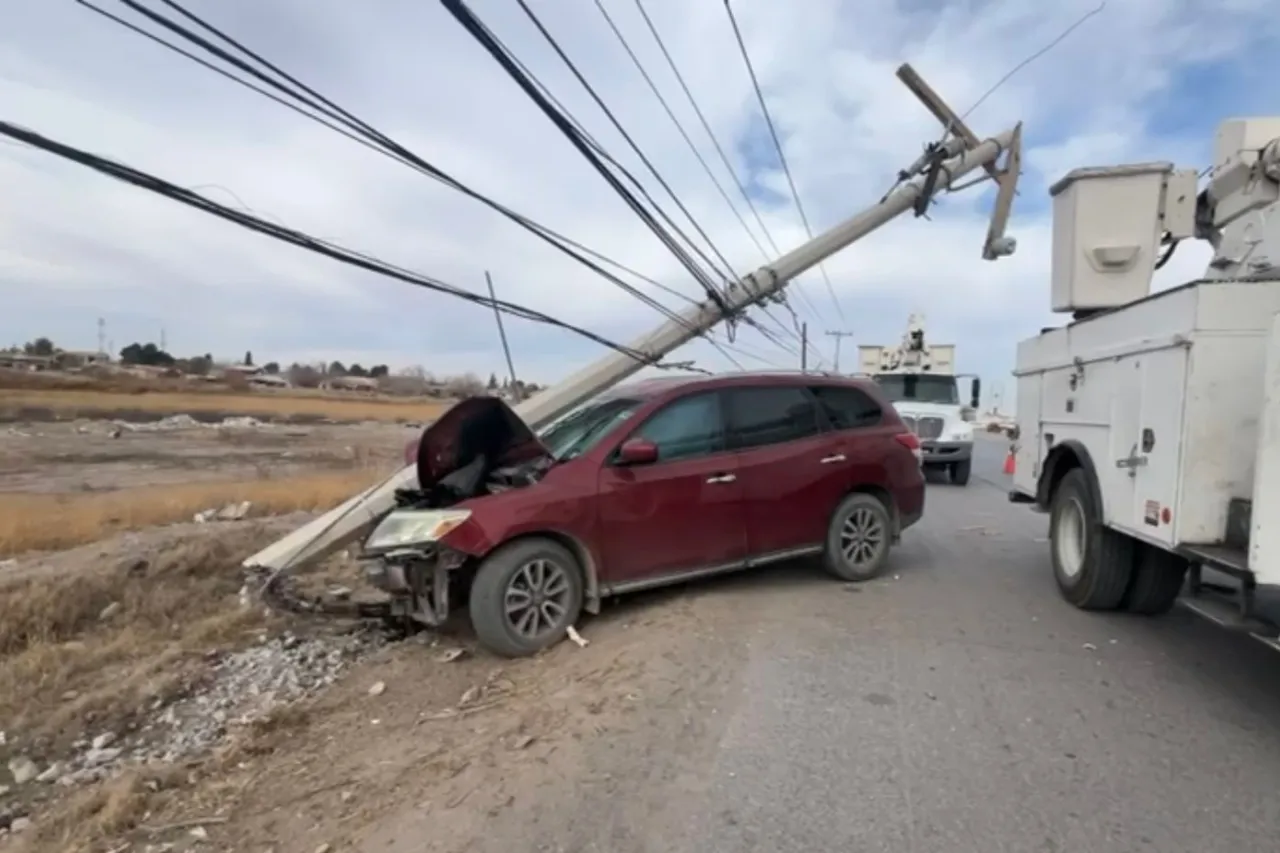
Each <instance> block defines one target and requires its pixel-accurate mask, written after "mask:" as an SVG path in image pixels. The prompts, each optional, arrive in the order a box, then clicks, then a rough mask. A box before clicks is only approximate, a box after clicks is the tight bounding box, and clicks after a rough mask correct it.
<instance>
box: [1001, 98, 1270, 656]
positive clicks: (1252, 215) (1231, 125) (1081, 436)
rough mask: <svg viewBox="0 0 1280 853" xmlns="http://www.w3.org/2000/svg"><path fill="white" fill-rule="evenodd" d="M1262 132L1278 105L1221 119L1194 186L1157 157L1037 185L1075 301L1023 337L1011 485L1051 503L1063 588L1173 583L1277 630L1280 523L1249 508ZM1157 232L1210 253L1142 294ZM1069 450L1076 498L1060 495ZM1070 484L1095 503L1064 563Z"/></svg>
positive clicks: (1221, 610)
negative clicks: (1047, 195) (1062, 317)
mask: <svg viewBox="0 0 1280 853" xmlns="http://www.w3.org/2000/svg"><path fill="white" fill-rule="evenodd" d="M1277 139H1280V121H1277V120H1270V119H1264V120H1256V119H1250V120H1237V121H1234V122H1227V123H1225V124H1224V126H1223V129H1222V131H1221V132H1220V133H1219V140H1218V152H1217V160H1216V164H1215V166H1216V169H1215V174H1214V176H1213V178H1211V180H1210V183H1209V188H1208V189H1206V190H1205V191H1204V192H1203V193H1199V194H1198V193H1197V192H1196V173H1195V172H1194V170H1176V169H1173V168H1172V166H1171V164H1145V165H1142V166H1133V167H1118V168H1114V169H1088V170H1078V171H1077V172H1076V173H1072V175H1069V176H1068V177H1067V178H1066V179H1064V181H1062V182H1060V183H1059V184H1058V185H1056V186H1055V188H1054V189H1053V190H1051V193H1054V194H1055V201H1054V240H1055V243H1054V251H1053V263H1054V267H1053V284H1052V302H1053V308H1054V310H1055V311H1074V312H1077V314H1078V315H1081V314H1082V315H1084V316H1078V318H1077V319H1076V320H1075V322H1073V323H1071V324H1070V325H1068V326H1066V327H1063V328H1057V329H1048V330H1045V331H1043V332H1042V333H1041V334H1039V335H1037V336H1036V337H1034V338H1030V339H1028V340H1025V341H1023V342H1022V343H1021V344H1019V346H1018V351H1017V367H1016V369H1015V371H1014V375H1015V376H1016V377H1017V418H1018V427H1019V430H1020V436H1019V440H1018V442H1017V443H1016V444H1015V445H1014V453H1015V457H1014V458H1015V467H1014V475H1013V492H1012V493H1011V495H1010V498H1011V500H1015V501H1019V502H1035V503H1036V504H1038V505H1039V507H1040V508H1041V509H1043V510H1048V511H1050V512H1051V514H1052V518H1051V523H1050V539H1051V542H1052V543H1053V544H1052V546H1051V550H1052V552H1053V558H1054V569H1055V574H1056V575H1057V579H1058V584H1059V588H1060V589H1061V590H1062V592H1063V594H1064V596H1066V597H1067V598H1068V600H1070V601H1072V602H1073V603H1075V604H1076V605H1077V606H1080V607H1085V608H1087V609H1099V610H1107V609H1129V610H1135V611H1137V612H1144V613H1157V612H1162V611H1163V610H1166V609H1168V607H1169V606H1172V604H1173V603H1175V601H1176V600H1177V599H1178V597H1179V594H1181V601H1182V603H1183V604H1185V605H1186V606H1188V607H1189V608H1190V609H1192V610H1194V611H1196V612H1198V613H1201V614H1202V615H1206V616H1209V617H1210V618H1213V619H1214V620H1215V621H1217V622H1219V623H1221V624H1224V625H1228V626H1230V627H1233V628H1237V629H1239V630H1242V631H1246V632H1249V633H1252V634H1254V635H1255V636H1257V637H1258V638H1260V639H1263V640H1265V641H1267V642H1268V643H1271V644H1272V645H1276V646H1277V647H1280V641H1278V640H1277V637H1280V526H1278V525H1271V526H1270V529H1268V528H1267V527H1266V526H1264V525H1263V523H1262V522H1263V520H1264V519H1266V518H1269V517H1270V518H1276V517H1280V268H1277V267H1276V266H1274V265H1273V263H1272V261H1271V260H1269V259H1268V253H1267V249H1268V246H1269V247H1270V248H1271V250H1272V252H1275V250H1280V229H1278V228H1277V224H1276V217H1275V216H1274V214H1275V213H1280V210H1277V209H1276V200H1277V198H1280V192H1278V191H1277V187H1280V143H1277V142H1275V141H1273V140H1277ZM1242 196H1248V198H1246V199H1242ZM1268 210H1270V211H1271V212H1272V213H1273V216H1272V220H1271V222H1270V223H1268V222H1267V218H1266V216H1265V213H1266V212H1267V211H1268ZM1162 232H1164V234H1165V235H1166V236H1165V239H1164V240H1163V243H1164V244H1165V245H1167V244H1169V243H1170V242H1175V241H1176V240H1178V239H1186V238H1190V237H1193V236H1200V237H1204V238H1205V239H1209V240H1211V241H1212V242H1213V243H1214V245H1215V248H1216V249H1217V256H1216V257H1215V258H1214V261H1213V262H1211V264H1210V268H1209V271H1208V272H1207V273H1206V278H1204V279H1201V280H1197V281H1193V282H1190V283H1187V284H1184V285H1182V286H1179V287H1175V288H1173V289H1170V290H1166V291H1163V292H1160V293H1157V294H1154V295H1150V283H1151V278H1152V273H1153V269H1154V267H1153V262H1154V261H1155V259H1156V256H1157V255H1158V254H1159V252H1158V248H1159V245H1160V243H1161V242H1162V241H1161V233H1162ZM1270 258H1273V259H1275V260H1276V261H1280V253H1273V254H1271V255H1270ZM1075 468H1079V469H1081V470H1082V471H1084V472H1085V474H1084V480H1085V481H1087V482H1088V484H1089V486H1090V488H1092V490H1093V492H1092V497H1091V498H1089V497H1082V495H1081V494H1080V493H1079V492H1078V491H1077V492H1076V493H1075V497H1074V498H1072V497H1070V496H1068V497H1064V496H1063V494H1058V492H1059V491H1061V484H1062V483H1063V482H1064V479H1063V478H1064V476H1065V475H1066V474H1067V473H1070V471H1071V470H1072V469H1075ZM1077 479H1080V478H1079V477H1077ZM1067 491H1070V490H1067ZM1085 491H1088V489H1086V490H1085ZM1070 503H1074V504H1076V505H1078V506H1080V507H1081V508H1083V507H1084V505H1085V504H1094V506H1092V507H1089V513H1088V514H1090V515H1092V518H1091V519H1090V520H1089V525H1087V527H1088V529H1087V530H1085V532H1083V533H1081V534H1079V536H1080V539H1081V542H1082V543H1085V544H1081V545H1080V546H1079V548H1078V553H1079V554H1080V555H1081V556H1080V566H1079V568H1078V570H1077V571H1076V573H1074V574H1073V572H1072V570H1071V569H1070V565H1073V563H1072V555H1073V554H1075V553H1076V550H1073V546H1072V544H1071V542H1070V541H1069V540H1071V539H1072V538H1073V537H1074V536H1075V535H1076V534H1075V533H1074V532H1073V531H1074V527H1072V524H1073V522H1070V521H1069V516H1071V515H1072V514H1073V513H1074V509H1073V508H1072V507H1071V506H1068V504H1070ZM1095 525H1096V526H1095ZM1090 537H1093V538H1092V539H1090ZM1206 572H1207V573H1208V574H1209V577H1206V575H1205V573H1206ZM1184 578H1185V580H1186V583H1185V585H1184V582H1183V581H1184ZM1082 579H1083V580H1082ZM1113 580H1114V583H1113V582H1112V581H1113ZM1209 581H1212V583H1210V582H1209ZM1085 587H1088V589H1086V588H1085ZM1157 587H1159V588H1160V589H1161V590H1163V592H1152V591H1151V590H1153V589H1156V588H1157ZM1108 590H1110V591H1108Z"/></svg>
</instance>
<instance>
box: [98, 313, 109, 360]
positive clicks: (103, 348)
mask: <svg viewBox="0 0 1280 853" xmlns="http://www.w3.org/2000/svg"><path fill="white" fill-rule="evenodd" d="M106 354H107V321H106V320H104V319H103V318H102V317H99V318H98V355H106Z"/></svg>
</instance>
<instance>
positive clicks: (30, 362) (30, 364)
mask: <svg viewBox="0 0 1280 853" xmlns="http://www.w3.org/2000/svg"><path fill="white" fill-rule="evenodd" d="M53 366H54V363H53V356H51V355H27V354H26V353H24V352H0V367H4V368H8V369H9V370H49V369H51V368H53Z"/></svg>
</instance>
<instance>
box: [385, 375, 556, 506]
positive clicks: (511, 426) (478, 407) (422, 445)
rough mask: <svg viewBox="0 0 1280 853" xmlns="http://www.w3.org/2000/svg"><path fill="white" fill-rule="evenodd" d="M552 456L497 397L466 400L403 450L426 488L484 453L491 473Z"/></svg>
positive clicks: (485, 465)
mask: <svg viewBox="0 0 1280 853" xmlns="http://www.w3.org/2000/svg"><path fill="white" fill-rule="evenodd" d="M550 455H551V454H550V451H548V450H547V448H546V446H545V445H544V444H543V443H542V442H541V441H539V440H538V438H537V436H535V435H534V434H533V430H531V429H529V425H528V424H526V423H525V422H524V421H522V420H521V419H520V416H519V415H517V414H516V413H515V412H514V411H512V409H511V407H510V406H508V405H507V404H506V403H505V402H503V401H502V400H500V399H498V398H497V397H468V398H467V399H465V400H462V401H461V402H459V403H457V404H456V405H454V406H453V408H451V409H449V411H447V412H445V413H444V414H443V415H441V416H440V418H439V419H438V420H437V421H436V422H435V423H433V424H431V425H430V426H428V427H427V428H426V429H425V430H423V433H422V436H421V437H420V438H418V439H417V440H416V441H413V442H410V443H409V446H408V447H406V448H405V461H406V462H408V463H409V464H416V465H417V468H418V488H419V489H421V490H423V491H428V490H430V489H431V488H432V487H434V486H435V485H436V484H437V483H439V482H440V481H441V480H442V479H444V478H445V477H447V476H449V475H450V474H452V473H454V472H455V471H458V470H459V469H461V468H464V467H466V466H468V465H471V464H472V463H476V462H477V460H479V459H480V458H481V457H483V460H484V461H483V462H481V463H479V464H481V465H482V466H483V467H484V470H485V472H486V473H487V472H490V471H493V470H495V469H497V468H502V467H506V466H510V465H518V464H521V463H524V462H529V461H532V460H534V459H537V458H538V457H540V456H550Z"/></svg>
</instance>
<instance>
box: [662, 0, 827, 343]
mask: <svg viewBox="0 0 1280 853" xmlns="http://www.w3.org/2000/svg"><path fill="white" fill-rule="evenodd" d="M637 2H638V0H637ZM724 9H725V12H726V13H727V14H728V15H729V23H730V25H731V26H732V27H733V36H734V39H735V40H736V41H737V42H738V52H739V53H740V54H741V55H742V62H743V64H744V65H746V68H747V74H748V75H749V76H750V77H751V86H752V88H753V89H754V90H755V93H756V101H757V102H758V103H759V104H760V112H761V113H762V114H763V115H764V121H765V125H766V126H767V127H768V128H769V136H770V138H772V139H773V147H774V149H775V150H776V151H777V152H778V161H779V163H780V164H781V165H782V171H783V174H785V175H786V178H787V185H788V186H789V187H790V188H791V198H792V199H793V200H794V201H795V204H796V211H797V212H798V213H799V214H800V222H801V224H803V225H804V230H805V234H806V235H808V237H809V239H810V240H812V239H813V228H812V227H811V226H810V225H809V217H808V215H807V214H806V213H805V210H804V203H803V202H802V201H801V200H800V191H799V190H798V189H796V182H795V178H794V177H793V176H792V174H791V166H790V164H789V163H788V162H787V155H786V152H785V151H783V148H782V140H780V139H779V138H778V129H777V126H776V125H775V124H774V121H773V116H772V114H771V113H770V112H769V105H768V103H767V102H766V101H765V97H764V90H763V89H762V88H761V87H760V80H759V78H758V77H757V76H756V69H755V65H754V63H752V61H751V53H750V51H748V50H747V43H746V41H745V40H744V39H743V38H742V29H741V28H740V27H739V26H738V16H737V15H736V14H734V11H733V6H731V5H730V0H724ZM818 270H819V272H820V273H821V274H822V279H823V281H825V282H826V285H827V293H828V294H829V295H830V296H831V302H832V304H833V305H835V308H836V313H837V315H838V316H839V317H840V322H841V323H844V322H845V317H844V308H843V307H841V305H840V300H839V298H837V297H836V290H835V287H833V286H832V284H831V277H830V276H829V275H827V268H826V265H825V264H818Z"/></svg>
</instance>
